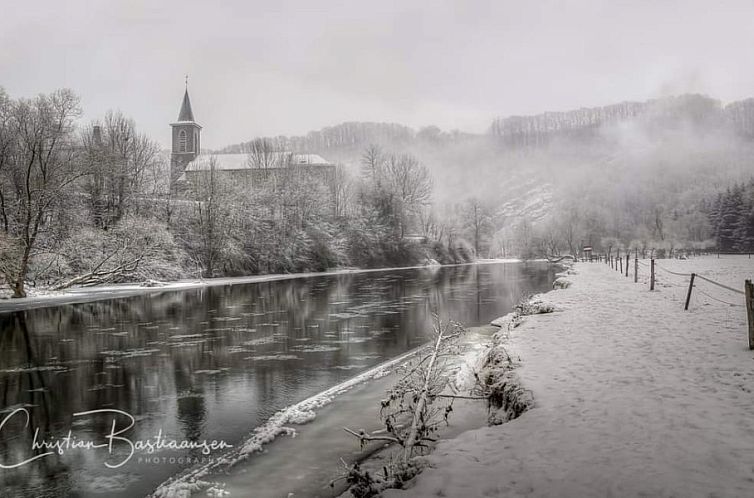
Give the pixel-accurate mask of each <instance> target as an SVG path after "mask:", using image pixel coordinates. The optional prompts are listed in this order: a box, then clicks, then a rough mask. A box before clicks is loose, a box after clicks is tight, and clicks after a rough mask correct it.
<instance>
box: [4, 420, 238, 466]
mask: <svg viewBox="0 0 754 498" xmlns="http://www.w3.org/2000/svg"><path fill="white" fill-rule="evenodd" d="M107 413H109V414H112V415H113V419H112V424H111V426H110V432H109V433H108V434H106V435H105V436H104V442H96V441H92V440H86V439H79V438H77V437H76V436H74V435H73V434H72V431H71V430H69V431H68V434H67V435H66V436H64V437H60V438H57V437H49V438H40V437H39V427H37V428H35V430H34V438H33V439H32V443H31V450H32V452H38V451H42V453H38V454H36V455H34V456H32V457H30V458H27V459H26V460H22V461H19V462H0V468H3V469H13V468H16V467H21V466H23V465H26V464H28V463H31V462H33V461H34V460H38V459H40V458H45V457H47V456H50V455H53V454H55V453H57V454H58V455H63V454H65V452H66V451H70V450H96V449H100V448H107V452H108V454H109V455H112V454H113V450H114V448H119V449H122V448H125V449H126V453H125V457H123V458H122V459H121V460H120V461H117V462H116V463H112V462H110V461H108V460H105V461H104V464H105V466H106V467H108V468H111V469H117V468H119V467H121V466H123V465H125V464H126V463H127V462H128V461H129V460H130V459H131V457H133V456H134V454H135V453H137V452H138V453H143V454H147V455H152V454H154V453H156V452H158V451H161V450H190V449H199V450H201V453H202V455H209V454H210V453H211V452H212V451H215V450H224V449H226V448H232V447H233V445H231V444H228V443H226V442H225V441H222V440H221V441H217V440H214V439H213V440H211V441H207V440H201V441H189V440H175V439H168V438H165V437H164V436H163V435H162V429H160V430H159V431H158V432H157V434H155V435H154V436H153V437H151V438H148V439H137V440H131V439H129V438H128V437H125V436H124V435H123V434H125V433H126V432H128V430H129V429H131V428H132V427H133V426H134V425H135V419H134V417H133V416H132V415H131V414H129V413H127V412H124V411H121V410H115V409H107V408H103V409H99V410H89V411H84V412H77V413H74V414H73V417H85V416H87V415H95V414H107ZM24 415H25V416H26V423H25V425H24V428H26V427H28V426H29V420H30V416H29V411H28V410H27V409H26V408H16V409H15V410H13V411H12V412H11V413H9V414H8V415H7V416H6V417H5V418H4V419H3V420H2V422H0V433H1V432H2V431H3V429H4V428H5V426H6V424H7V423H8V421H9V420H11V419H12V418H13V417H15V416H24ZM117 415H121V416H123V417H125V419H126V420H127V421H128V424H127V425H126V426H125V427H118V424H117V422H116V419H117V418H118V417H117Z"/></svg>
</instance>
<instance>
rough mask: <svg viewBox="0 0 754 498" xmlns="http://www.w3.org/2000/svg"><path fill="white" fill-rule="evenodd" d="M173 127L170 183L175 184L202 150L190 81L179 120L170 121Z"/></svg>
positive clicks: (200, 128) (199, 127)
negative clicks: (189, 88) (192, 102)
mask: <svg viewBox="0 0 754 498" xmlns="http://www.w3.org/2000/svg"><path fill="white" fill-rule="evenodd" d="M170 126H171V128H172V129H173V130H172V131H173V147H172V149H171V153H170V183H171V185H173V184H174V183H175V181H176V180H177V179H178V177H179V176H181V174H183V171H184V170H185V169H186V166H187V165H188V164H189V163H190V162H191V161H193V160H194V159H196V156H198V155H199V152H200V151H201V141H200V136H201V132H202V127H201V126H199V124H198V123H197V122H196V121H195V120H194V112H193V111H192V110H191V99H189V94H188V81H187V83H186V92H185V93H184V94H183V103H182V104H181V110H180V112H179V113H178V121H176V122H175V123H170Z"/></svg>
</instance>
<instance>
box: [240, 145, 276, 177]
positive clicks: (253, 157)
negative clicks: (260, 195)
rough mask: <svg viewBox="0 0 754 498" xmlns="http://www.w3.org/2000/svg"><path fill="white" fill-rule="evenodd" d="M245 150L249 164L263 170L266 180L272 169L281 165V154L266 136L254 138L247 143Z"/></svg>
mask: <svg viewBox="0 0 754 498" xmlns="http://www.w3.org/2000/svg"><path fill="white" fill-rule="evenodd" d="M245 152H246V161H247V164H248V166H249V167H250V168H257V169H260V170H262V175H263V177H264V179H265V180H267V179H268V177H269V174H270V170H271V169H274V168H279V167H281V164H280V160H281V154H280V153H279V152H278V151H277V150H276V148H275V145H274V144H273V142H272V141H271V140H268V139H266V138H258V139H256V140H252V141H251V142H249V143H248V144H246V146H245Z"/></svg>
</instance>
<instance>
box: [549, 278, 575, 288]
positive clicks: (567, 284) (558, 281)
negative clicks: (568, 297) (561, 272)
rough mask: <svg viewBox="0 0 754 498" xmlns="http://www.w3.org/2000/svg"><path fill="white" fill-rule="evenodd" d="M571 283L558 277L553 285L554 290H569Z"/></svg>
mask: <svg viewBox="0 0 754 498" xmlns="http://www.w3.org/2000/svg"><path fill="white" fill-rule="evenodd" d="M571 283H572V282H571V281H570V280H568V279H567V278H564V277H558V278H557V279H555V281H554V282H553V283H552V288H553V289H567V288H569V287H570V286H571Z"/></svg>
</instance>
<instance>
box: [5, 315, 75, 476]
mask: <svg viewBox="0 0 754 498" xmlns="http://www.w3.org/2000/svg"><path fill="white" fill-rule="evenodd" d="M38 350H39V344H37V343H36V342H35V341H34V340H33V339H32V337H31V335H30V333H29V327H28V324H27V319H26V312H17V313H13V314H5V315H0V352H2V355H0V367H1V369H2V372H0V392H1V393H2V399H1V400H0V408H1V409H3V410H7V411H5V412H4V413H2V414H1V416H2V417H3V418H4V417H5V416H7V415H8V413H9V412H10V411H12V409H15V408H18V407H26V408H27V410H28V413H29V423H28V425H27V426H26V427H24V425H25V423H26V418H25V417H24V416H23V414H17V415H15V416H14V418H13V419H12V420H11V421H10V422H9V423H8V425H6V426H5V427H4V428H3V433H2V435H1V436H0V458H3V460H7V461H21V460H24V459H26V458H29V457H30V456H31V454H41V453H43V452H44V450H42V449H35V450H32V449H31V446H32V445H31V442H32V440H33V437H34V432H35V430H36V429H37V428H39V430H40V435H41V436H42V437H44V435H45V434H50V433H51V432H52V421H53V415H54V413H55V410H56V409H57V408H58V407H59V406H60V404H61V403H62V401H63V400H62V398H61V396H60V392H59V391H57V390H51V389H50V388H49V382H48V379H46V378H45V377H46V375H51V376H53V375H55V374H54V373H48V372H45V371H43V370H40V369H39V367H44V366H45V365H44V360H43V359H42V360H39V359H38V354H37V351H38ZM18 365H21V368H20V369H17V366H18ZM14 370H16V371H14ZM30 452H32V453H30ZM33 474H36V475H37V476H38V478H41V479H46V480H47V479H56V480H59V481H58V483H59V485H60V486H62V487H63V489H67V487H68V484H67V482H68V469H67V466H66V465H65V464H64V463H63V462H62V460H61V458H60V457H59V456H58V455H57V454H53V455H50V456H47V457H44V458H40V459H39V460H35V461H34V462H32V463H31V464H28V465H27V466H25V467H20V468H18V469H12V470H3V472H2V473H0V476H2V477H0V482H1V483H3V487H5V486H8V487H10V486H12V484H14V483H15V484H19V483H20V484H21V486H22V488H23V487H24V482H25V481H26V480H27V479H28V478H29V477H30V476H31V475H33ZM6 478H7V479H8V480H7V481H6Z"/></svg>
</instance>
